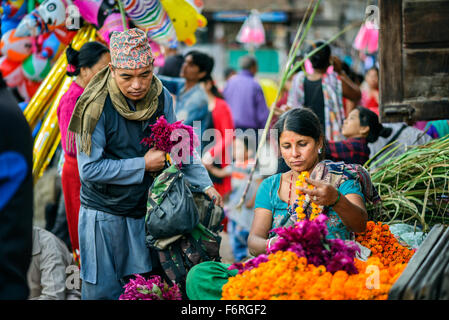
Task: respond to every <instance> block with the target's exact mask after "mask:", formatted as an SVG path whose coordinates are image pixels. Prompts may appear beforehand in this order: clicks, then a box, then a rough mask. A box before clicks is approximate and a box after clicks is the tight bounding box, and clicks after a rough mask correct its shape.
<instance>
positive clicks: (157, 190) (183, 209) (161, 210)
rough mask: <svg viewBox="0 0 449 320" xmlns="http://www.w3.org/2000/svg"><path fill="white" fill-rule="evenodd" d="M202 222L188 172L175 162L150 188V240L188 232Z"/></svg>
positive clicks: (148, 204)
mask: <svg viewBox="0 0 449 320" xmlns="http://www.w3.org/2000/svg"><path fill="white" fill-rule="evenodd" d="M198 222H199V215H198V210H197V207H196V205H195V201H194V199H193V195H192V192H191V191H190V189H189V186H188V184H187V182H186V181H185V179H184V174H183V173H182V172H181V171H180V170H179V169H178V167H177V166H176V165H171V166H170V167H168V168H166V169H165V170H164V171H163V172H162V173H161V174H160V175H159V176H157V177H156V179H155V180H154V182H153V184H152V185H151V187H150V190H149V194H148V202H147V214H146V217H145V229H146V235H147V241H149V240H150V238H152V239H151V240H153V241H154V239H165V238H169V237H173V236H176V235H179V234H185V233H188V232H190V231H192V230H193V228H195V226H196V225H197V224H198Z"/></svg>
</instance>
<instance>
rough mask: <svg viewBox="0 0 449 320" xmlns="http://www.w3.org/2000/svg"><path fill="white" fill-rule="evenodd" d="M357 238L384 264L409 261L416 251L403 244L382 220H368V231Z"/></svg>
mask: <svg viewBox="0 0 449 320" xmlns="http://www.w3.org/2000/svg"><path fill="white" fill-rule="evenodd" d="M356 240H357V241H358V242H360V244H361V245H363V246H365V247H367V248H368V249H370V250H371V253H372V255H373V256H377V257H379V259H380V261H381V262H382V264H384V265H387V266H390V265H395V264H398V263H407V262H408V261H409V260H410V258H411V257H412V256H413V253H414V251H413V250H410V249H409V248H407V247H404V246H402V245H401V244H400V243H399V241H398V240H397V239H396V237H395V236H394V235H393V234H392V233H391V231H390V228H389V227H388V225H386V224H383V223H382V222H377V223H376V222H374V221H368V223H367V225H366V231H365V232H363V233H358V234H356Z"/></svg>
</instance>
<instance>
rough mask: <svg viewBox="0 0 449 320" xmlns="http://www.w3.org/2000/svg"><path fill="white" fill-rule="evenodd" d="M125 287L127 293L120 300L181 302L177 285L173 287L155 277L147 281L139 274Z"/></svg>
mask: <svg viewBox="0 0 449 320" xmlns="http://www.w3.org/2000/svg"><path fill="white" fill-rule="evenodd" d="M134 276H135V277H136V278H135V279H131V280H130V281H129V282H128V283H127V284H126V285H125V286H124V288H125V292H124V293H123V294H122V295H121V296H120V297H119V300H181V298H182V294H181V290H180V289H179V287H178V286H177V285H176V284H173V285H172V286H171V287H170V286H169V285H168V284H167V283H165V282H164V281H162V279H161V277H159V276H157V275H154V276H151V277H150V278H149V279H145V278H144V277H142V276H141V275H139V274H135V275H134Z"/></svg>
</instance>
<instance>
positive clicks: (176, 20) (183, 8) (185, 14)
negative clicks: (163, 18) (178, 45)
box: [161, 0, 207, 46]
mask: <svg viewBox="0 0 449 320" xmlns="http://www.w3.org/2000/svg"><path fill="white" fill-rule="evenodd" d="M161 3H162V6H163V7H164V9H165V11H166V12H167V14H168V16H169V17H170V20H171V21H172V23H173V25H174V27H175V30H176V35H177V38H178V40H179V41H183V42H184V43H185V44H187V45H188V46H191V45H194V44H195V42H196V37H195V31H196V29H197V28H198V27H205V26H206V25H207V20H206V18H205V17H204V16H203V15H202V14H200V13H198V12H197V11H196V9H195V8H194V7H193V6H192V5H191V4H190V3H188V2H187V1H185V0H161Z"/></svg>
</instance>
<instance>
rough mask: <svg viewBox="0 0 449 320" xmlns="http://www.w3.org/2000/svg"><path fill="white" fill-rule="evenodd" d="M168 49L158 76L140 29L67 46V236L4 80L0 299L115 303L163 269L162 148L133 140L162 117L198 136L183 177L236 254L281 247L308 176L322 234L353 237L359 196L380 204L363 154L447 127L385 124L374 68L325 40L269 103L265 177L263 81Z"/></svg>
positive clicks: (190, 278)
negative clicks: (40, 203) (217, 215)
mask: <svg viewBox="0 0 449 320" xmlns="http://www.w3.org/2000/svg"><path fill="white" fill-rule="evenodd" d="M322 44H323V43H322V42H320V41H318V42H316V43H314V44H313V45H312V46H311V47H310V48H309V50H314V48H316V47H318V46H321V45H322ZM166 54H167V59H166V64H165V66H164V67H163V68H160V69H158V70H156V69H155V68H154V66H153V62H154V58H153V56H152V54H151V49H150V46H149V44H148V41H147V38H146V36H145V33H144V32H143V31H140V30H138V29H130V30H127V31H124V32H121V33H119V32H115V33H113V34H112V36H111V41H110V46H109V47H106V46H105V45H103V44H101V43H99V42H89V43H86V44H85V45H84V46H83V47H82V48H81V49H80V50H79V51H77V50H74V49H73V48H71V47H69V48H68V49H67V51H66V55H67V61H68V67H67V74H68V75H69V76H74V77H76V78H75V80H74V81H73V82H72V84H71V85H70V87H69V89H68V91H67V92H66V93H65V94H64V95H63V96H62V98H61V100H60V103H59V106H58V113H57V114H58V123H59V128H60V132H61V147H62V157H61V158H62V159H63V165H62V175H61V182H62V193H63V194H62V196H63V198H62V199H63V201H64V209H65V216H66V224H67V229H68V234H69V240H68V241H67V242H68V243H64V242H63V241H61V240H60V239H58V237H57V236H55V235H54V234H52V233H51V232H49V231H48V230H44V229H42V228H38V227H36V226H34V227H33V225H32V211H33V209H32V204H33V191H32V184H33V182H32V174H31V170H32V138H31V133H29V127H28V125H27V123H26V120H25V119H24V117H23V114H21V111H20V109H19V107H18V106H17V103H16V102H15V101H14V100H13V97H12V96H11V94H10V93H9V92H8V90H7V88H6V86H5V85H4V83H0V84H1V87H2V88H1V89H0V90H1V93H0V94H1V96H2V99H0V103H1V108H0V130H1V134H2V137H8V139H6V140H5V139H3V138H2V140H1V142H0V158H1V161H0V177H1V180H0V181H2V182H1V184H0V190H1V191H2V195H6V197H4V196H2V198H1V199H5V200H2V201H0V213H1V216H0V219H1V220H0V230H1V232H0V239H1V241H2V246H0V259H1V260H2V261H8V263H2V264H1V266H0V299H27V298H29V299H79V298H82V299H95V300H96V299H111V300H116V299H118V297H119V296H120V295H121V294H122V293H123V290H124V289H123V287H124V285H125V283H126V282H127V281H128V280H129V279H130V277H131V276H132V275H133V274H142V275H144V276H150V275H161V274H162V273H163V270H162V268H161V263H160V260H159V258H158V255H157V253H156V252H155V250H154V249H152V248H149V247H147V246H146V243H145V225H144V219H145V215H146V210H147V198H148V190H149V187H150V186H151V184H152V182H153V181H154V177H155V176H156V175H157V174H158V173H160V172H161V170H162V169H163V168H164V167H165V166H166V154H165V152H163V151H161V150H157V149H155V148H148V147H147V146H145V145H144V144H142V143H141V141H142V139H143V138H145V137H148V136H149V135H150V134H151V126H150V125H151V124H154V123H155V122H156V120H157V119H158V118H159V117H160V116H164V117H165V118H166V119H167V121H168V122H170V123H173V122H175V121H177V120H182V121H183V123H184V124H186V125H190V126H193V127H194V129H195V133H196V134H197V136H198V137H199V138H200V142H201V143H200V144H199V145H198V147H197V149H196V150H195V152H194V155H193V158H194V160H195V161H192V162H191V163H188V164H185V165H183V166H182V167H181V170H182V172H183V173H184V175H185V177H186V179H187V180H188V182H189V183H190V184H191V185H193V186H195V187H196V188H198V189H199V190H202V192H204V193H205V194H206V195H207V196H208V197H209V198H210V199H213V200H214V201H215V205H216V206H220V207H224V212H225V216H226V217H225V219H224V221H223V222H222V224H223V226H224V232H226V233H227V234H228V236H229V241H230V243H229V244H230V246H231V249H232V254H233V261H245V260H248V259H251V258H252V257H254V256H257V255H259V254H262V253H266V252H267V250H269V248H270V246H272V245H273V243H274V242H275V241H276V240H277V237H276V236H275V234H273V233H272V232H270V230H272V229H273V228H276V227H282V226H288V225H289V224H291V223H292V221H294V220H295V218H296V214H297V213H296V212H295V211H294V210H292V206H293V203H294V202H295V198H296V193H295V192H294V191H293V189H294V188H295V185H294V182H295V181H296V180H297V178H298V175H299V174H301V172H303V171H308V172H310V173H311V175H310V179H308V182H309V183H311V184H313V185H314V186H315V189H314V190H309V189H302V191H303V192H304V193H306V194H308V195H309V196H310V197H312V198H313V200H314V202H315V203H317V204H319V205H321V206H323V207H324V208H325V209H323V210H324V211H325V213H326V214H327V215H328V216H329V217H330V219H329V220H328V227H329V235H328V236H329V237H331V238H341V239H351V237H352V236H353V234H354V232H361V231H363V230H364V228H365V225H366V221H367V212H366V208H365V203H366V202H367V201H368V202H376V201H379V199H378V196H377V193H376V191H375V189H374V188H373V185H372V183H371V181H370V179H369V173H368V172H367V169H365V168H363V165H364V164H365V163H366V162H367V161H368V159H370V158H371V157H373V156H375V155H376V154H377V153H378V151H379V150H381V149H382V148H383V147H384V146H386V145H388V144H389V143H391V142H393V141H396V140H398V141H399V142H401V143H402V144H403V145H404V146H407V145H415V144H422V143H425V142H427V141H429V140H431V139H433V138H438V137H441V136H444V135H445V134H447V133H448V131H449V130H448V128H449V126H448V121H447V120H441V121H434V122H430V123H426V124H422V123H417V124H413V125H412V124H407V123H395V124H381V123H380V121H379V89H378V82H379V80H378V79H379V72H378V70H377V69H376V68H375V67H373V68H371V69H369V70H367V72H366V74H365V78H364V81H363V82H362V83H361V84H360V83H359V82H358V81H357V79H355V78H354V77H351V75H352V74H348V72H347V71H345V70H347V66H344V64H343V63H342V62H341V61H340V60H339V59H338V58H337V57H335V56H333V55H332V52H331V47H330V46H325V47H324V48H323V49H322V50H320V51H319V52H318V53H316V54H315V55H313V56H312V57H311V58H310V62H311V64H312V67H313V72H311V73H306V72H305V71H299V72H296V73H295V74H294V75H293V77H292V78H291V79H288V81H287V85H286V88H285V89H284V90H283V92H282V94H281V98H280V99H279V101H278V102H277V103H276V105H275V106H273V108H274V117H273V121H272V123H271V124H270V128H272V129H274V130H275V131H276V132H277V140H276V141H274V142H273V141H271V142H270V144H268V145H269V146H270V147H271V146H273V144H274V145H276V146H277V148H274V149H273V150H272V153H273V154H274V158H275V161H276V162H277V161H278V163H276V164H277V170H276V171H275V172H273V173H272V174H268V173H267V172H266V171H263V170H259V168H258V167H257V165H256V164H257V162H256V161H255V157H256V152H257V146H258V144H259V143H260V141H261V139H262V137H261V134H260V132H261V129H263V128H264V127H265V124H266V121H267V118H268V116H269V112H270V107H271V106H268V105H267V103H266V99H265V97H264V93H263V90H262V87H261V85H260V84H259V82H258V81H257V73H258V62H257V60H256V58H255V57H254V56H251V55H247V56H243V57H242V58H241V59H240V61H239V70H238V71H236V70H233V69H231V68H228V69H226V74H225V80H226V81H225V84H224V86H222V87H221V88H220V87H219V86H218V85H217V83H216V81H215V79H214V78H213V76H212V74H213V70H214V64H215V61H214V59H213V57H211V56H210V55H208V54H207V53H204V52H201V51H197V50H190V51H188V52H186V53H185V54H181V53H179V52H178V50H177V48H175V47H171V48H167V51H166ZM6 132H8V133H9V134H6ZM11 132H14V133H15V134H11ZM401 150H402V149H401V148H399V149H397V150H396V151H395V152H396V154H398V153H400V152H401ZM341 162H343V163H344V165H343V166H342V165H338V164H339V163H341ZM254 166H256V168H254ZM253 169H254V174H253V175H252V179H251V183H250V185H249V187H248V188H247V185H246V183H247V181H248V179H249V177H250V175H251V172H253ZM3 181H6V182H3ZM335 181H338V182H337V183H334V182H335ZM242 198H243V205H242V204H241V203H240V201H241V200H242ZM63 240H64V239H63ZM70 252H72V253H73V255H71V254H70ZM76 263H78V264H79V268H80V278H81V288H78V289H77V288H75V289H71V290H68V289H67V287H66V277H67V274H66V269H67V267H68V266H70V265H75V264H76ZM30 265H31V266H32V267H29V266H30ZM232 275H233V274H232V272H230V271H229V270H227V265H225V264H223V263H220V262H203V263H200V264H198V265H196V266H195V267H194V268H193V269H191V271H190V272H189V273H188V275H187V279H186V280H187V283H186V288H185V290H186V293H187V296H188V297H189V298H190V299H204V298H212V299H215V298H220V295H221V286H222V285H223V284H224V283H225V281H226V279H227V278H228V277H229V276H232ZM217 279H220V280H219V281H218V280H217Z"/></svg>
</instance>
